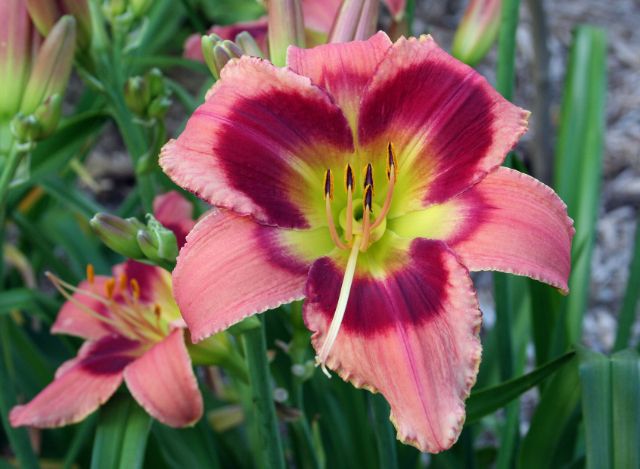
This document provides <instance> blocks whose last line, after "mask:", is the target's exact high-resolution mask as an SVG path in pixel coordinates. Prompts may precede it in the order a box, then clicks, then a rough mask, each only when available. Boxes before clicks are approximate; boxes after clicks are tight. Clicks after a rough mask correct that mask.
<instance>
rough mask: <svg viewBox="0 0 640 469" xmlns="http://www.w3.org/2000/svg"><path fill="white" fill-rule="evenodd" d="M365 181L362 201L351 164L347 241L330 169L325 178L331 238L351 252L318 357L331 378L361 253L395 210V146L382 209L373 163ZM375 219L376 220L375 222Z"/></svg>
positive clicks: (346, 209) (389, 159)
mask: <svg viewBox="0 0 640 469" xmlns="http://www.w3.org/2000/svg"><path fill="white" fill-rule="evenodd" d="M364 174H365V176H364V182H363V187H362V198H361V199H355V200H354V198H353V190H354V178H353V170H352V169H351V166H350V165H349V164H347V167H346V168H345V177H344V186H345V190H346V192H347V205H346V207H344V208H343V209H342V210H341V211H340V213H339V215H338V223H339V226H340V228H342V231H343V235H344V240H343V238H342V237H341V236H340V235H339V234H338V230H337V229H336V225H335V223H334V220H333V210H332V209H331V201H332V200H333V174H332V173H331V170H330V169H327V171H326V173H325V178H324V199H325V207H326V214H327V225H328V227H329V233H330V235H331V239H332V240H333V242H334V243H335V245H336V246H337V247H338V248H340V249H350V250H351V252H350V254H349V259H348V261H347V265H346V267H345V271H344V277H343V279H342V285H341V287H340V294H339V296H338V302H337V304H336V309H335V311H334V313H333V318H332V319H331V324H330V325H329V330H328V331H327V336H326V337H325V339H324V342H323V344H322V347H321V348H320V351H319V352H318V355H317V356H316V366H318V365H319V366H321V367H322V371H323V372H324V373H325V374H326V375H327V376H329V377H330V375H329V372H328V371H327V367H326V362H327V359H328V358H329V353H330V352H331V349H332V348H333V345H334V344H335V341H336V339H337V337H338V331H339V330H340V326H341V325H342V320H343V319H344V314H345V311H346V310H347V303H348V302H349V293H350V292H351V285H352V284H353V278H354V276H355V273H356V265H357V262H358V254H359V253H360V252H365V251H366V250H367V249H368V248H369V246H370V245H371V244H372V243H375V242H376V241H377V240H379V239H380V238H381V237H382V235H383V234H384V231H385V230H386V228H387V214H388V213H389V209H390V208H391V200H392V198H393V190H394V188H395V184H396V180H397V177H398V162H397V160H396V156H395V152H394V149H393V145H392V144H391V143H389V146H388V157H387V180H388V181H389V184H388V186H387V193H386V196H385V199H384V203H383V205H382V207H380V206H379V205H377V204H375V203H374V202H373V181H374V178H373V166H372V165H371V163H369V164H368V165H367V166H366V169H365V171H364ZM372 217H375V219H374V220H372Z"/></svg>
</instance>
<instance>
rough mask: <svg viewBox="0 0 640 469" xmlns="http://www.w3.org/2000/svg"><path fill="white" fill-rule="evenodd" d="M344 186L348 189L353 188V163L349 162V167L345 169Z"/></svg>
mask: <svg viewBox="0 0 640 469" xmlns="http://www.w3.org/2000/svg"><path fill="white" fill-rule="evenodd" d="M344 186H345V187H346V189H347V191H350V190H353V186H354V183H353V169H351V165H350V164H349V163H347V167H346V168H345V170H344Z"/></svg>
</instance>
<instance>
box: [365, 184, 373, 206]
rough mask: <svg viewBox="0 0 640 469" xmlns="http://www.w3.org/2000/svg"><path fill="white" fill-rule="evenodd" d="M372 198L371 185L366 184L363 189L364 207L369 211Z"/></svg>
mask: <svg viewBox="0 0 640 469" xmlns="http://www.w3.org/2000/svg"><path fill="white" fill-rule="evenodd" d="M372 198H373V187H371V185H368V186H367V187H365V189H364V208H366V209H369V211H371V203H372V200H371V199H372Z"/></svg>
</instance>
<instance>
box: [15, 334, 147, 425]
mask: <svg viewBox="0 0 640 469" xmlns="http://www.w3.org/2000/svg"><path fill="white" fill-rule="evenodd" d="M138 347H139V344H138V342H133V341H130V340H128V339H125V338H123V337H120V336H105V337H103V338H101V339H100V340H98V341H97V342H93V343H90V344H89V345H86V346H83V347H82V349H81V351H80V354H79V356H78V358H77V359H74V360H72V361H69V362H67V363H63V365H62V366H61V370H59V372H58V373H56V378H55V379H54V381H53V382H52V383H51V384H49V385H48V386H47V387H46V388H44V389H43V390H42V391H41V392H40V393H39V394H38V395H37V396H36V397H35V398H34V399H33V400H32V401H31V402H29V403H28V404H26V405H19V406H16V407H14V408H13V409H12V410H11V413H10V415H9V419H10V421H11V425H13V426H14V427H18V426H22V425H29V426H33V427H40V428H52V427H61V426H64V425H68V424H71V423H75V422H79V421H80V420H82V419H84V418H85V417H86V416H87V415H89V414H90V413H92V412H93V411H94V410H96V409H97V408H98V407H99V406H100V405H102V404H104V403H105V402H106V401H107V400H109V398H110V397H111V396H112V395H113V393H114V392H115V391H116V389H118V386H120V383H122V370H123V369H124V368H125V367H126V366H127V365H128V364H129V363H130V362H131V361H132V360H133V359H134V356H135V353H136V350H137V348H138Z"/></svg>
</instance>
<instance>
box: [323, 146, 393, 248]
mask: <svg viewBox="0 0 640 469" xmlns="http://www.w3.org/2000/svg"><path fill="white" fill-rule="evenodd" d="M385 160H386V171H385V173H386V178H387V187H386V191H385V193H384V195H385V197H384V201H383V202H382V206H379V205H377V204H376V203H375V200H376V187H375V177H374V176H375V174H374V165H373V164H372V163H371V162H369V163H367V164H366V165H364V166H363V167H362V173H361V174H362V185H361V186H360V187H358V186H357V185H356V181H355V177H354V171H353V168H352V166H351V165H350V164H349V163H347V165H346V166H345V168H344V184H343V190H344V192H345V195H346V206H345V207H343V208H342V209H341V210H340V211H338V214H339V224H338V225H336V223H335V220H334V213H335V212H334V206H333V205H334V200H335V199H334V177H333V172H332V170H331V169H330V168H328V169H327V170H326V171H325V175H324V176H325V177H324V199H325V214H326V219H327V227H328V229H329V234H330V236H331V240H332V241H333V243H334V245H335V246H336V247H337V248H339V249H343V250H349V249H351V248H352V247H353V245H354V240H355V238H356V236H357V237H359V238H360V242H359V250H360V252H365V251H366V250H367V249H368V248H369V247H370V246H371V244H373V243H374V242H375V241H377V239H379V237H380V234H381V232H383V231H384V225H385V223H384V222H385V220H386V217H387V215H388V214H389V210H390V209H391V203H392V201H393V193H394V190H395V186H396V181H397V179H398V172H399V171H398V161H397V158H396V153H395V149H394V147H393V144H392V143H389V144H388V146H387V154H386V155H385ZM339 200H344V198H339ZM339 228H341V230H339Z"/></svg>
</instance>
